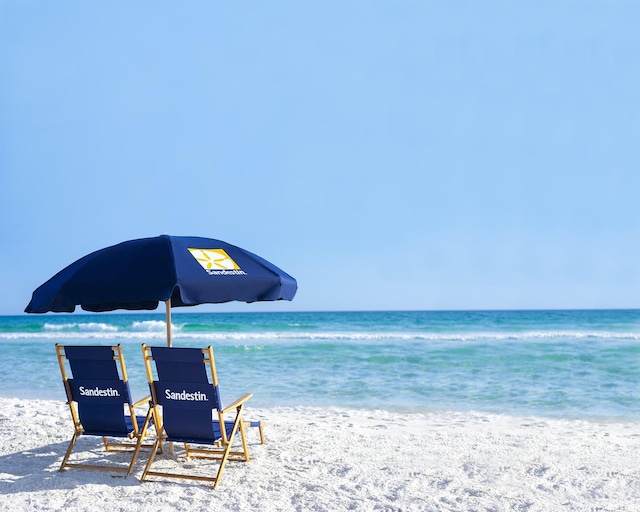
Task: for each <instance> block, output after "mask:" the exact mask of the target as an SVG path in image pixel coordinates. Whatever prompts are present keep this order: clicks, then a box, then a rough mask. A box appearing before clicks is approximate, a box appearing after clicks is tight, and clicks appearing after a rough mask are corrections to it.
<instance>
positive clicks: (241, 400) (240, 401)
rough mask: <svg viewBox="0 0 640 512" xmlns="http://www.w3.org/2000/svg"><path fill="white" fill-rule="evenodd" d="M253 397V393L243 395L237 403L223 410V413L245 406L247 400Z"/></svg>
mask: <svg viewBox="0 0 640 512" xmlns="http://www.w3.org/2000/svg"><path fill="white" fill-rule="evenodd" d="M252 396H253V393H247V394H246V395H242V396H241V397H240V398H238V399H237V400H236V401H235V402H233V403H232V404H229V405H227V406H226V407H225V408H224V409H223V410H222V413H223V414H224V413H227V412H229V411H231V410H233V409H235V408H236V407H239V406H241V405H242V404H244V403H245V402H246V401H247V400H249V398H251V397H252Z"/></svg>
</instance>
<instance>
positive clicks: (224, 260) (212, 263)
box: [189, 248, 240, 270]
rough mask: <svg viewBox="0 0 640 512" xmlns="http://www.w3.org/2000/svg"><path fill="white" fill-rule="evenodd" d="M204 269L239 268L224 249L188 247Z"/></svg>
mask: <svg viewBox="0 0 640 512" xmlns="http://www.w3.org/2000/svg"><path fill="white" fill-rule="evenodd" d="M189 252H190V253H191V255H192V256H193V257H194V258H195V259H196V260H197V261H198V263H200V265H202V268H203V269H205V270H240V267H239V266H238V264H237V263H236V262H235V261H233V260H232V259H231V257H230V256H229V255H228V254H227V253H226V251H225V250H224V249H191V248H190V249H189Z"/></svg>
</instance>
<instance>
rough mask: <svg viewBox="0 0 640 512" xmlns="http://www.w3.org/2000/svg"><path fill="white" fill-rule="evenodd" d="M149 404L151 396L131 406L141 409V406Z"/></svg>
mask: <svg viewBox="0 0 640 512" xmlns="http://www.w3.org/2000/svg"><path fill="white" fill-rule="evenodd" d="M149 402H151V395H149V396H145V397H144V398H141V399H140V400H138V401H137V402H136V403H134V404H131V405H133V407H140V406H141V405H143V404H145V403H149Z"/></svg>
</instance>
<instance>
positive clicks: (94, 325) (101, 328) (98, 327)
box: [43, 322, 118, 333]
mask: <svg viewBox="0 0 640 512" xmlns="http://www.w3.org/2000/svg"><path fill="white" fill-rule="evenodd" d="M43 327H44V329H45V331H56V332H59V331H82V332H89V333H90V332H117V331H118V328H117V327H116V326H115V325H111V324H107V323H103V322H81V323H71V324H51V323H48V322H46V323H45V324H44V326H43Z"/></svg>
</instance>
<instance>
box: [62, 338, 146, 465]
mask: <svg viewBox="0 0 640 512" xmlns="http://www.w3.org/2000/svg"><path fill="white" fill-rule="evenodd" d="M56 353H57V356H58V364H59V365H60V372H61V373H62V380H63V382H64V387H65V391H66V393H67V404H68V405H69V409H70V411H71V418H72V420H73V425H74V428H75V432H74V434H73V437H72V438H71V442H70V443H69V447H68V448H67V452H66V453H65V456H64V459H63V460H62V464H61V466H60V471H64V470H65V469H67V468H82V469H98V470H107V471H118V472H125V473H126V476H129V475H130V474H131V473H132V471H133V467H134V465H135V462H136V459H137V457H138V454H139V451H140V448H141V447H143V446H144V444H143V442H142V440H143V438H144V437H145V436H146V433H147V432H146V431H147V427H148V425H149V424H150V419H151V414H152V409H151V408H150V407H148V411H147V415H146V416H136V413H135V408H136V407H139V406H143V405H145V404H147V405H148V404H149V400H150V398H149V397H147V398H145V399H143V400H140V401H139V402H135V403H134V402H133V401H132V399H131V392H130V390H129V382H128V378H127V369H126V366H125V362H124V356H123V353H122V347H121V346H120V345H117V346H72V345H67V346H62V345H59V344H56ZM83 435H84V436H98V437H101V438H102V440H103V443H104V447H105V449H106V450H107V451H108V452H131V453H132V456H131V461H130V462H129V464H128V465H127V466H122V465H117V464H113V463H111V464H108V465H107V464H85V463H78V462H69V458H70V456H71V452H72V451H73V448H74V446H75V444H76V441H77V440H78V438H79V437H80V436H83ZM113 438H116V439H119V440H118V441H114V440H113ZM149 446H150V445H149Z"/></svg>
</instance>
